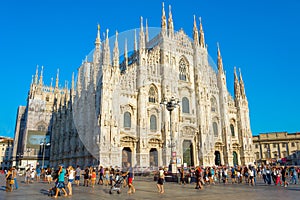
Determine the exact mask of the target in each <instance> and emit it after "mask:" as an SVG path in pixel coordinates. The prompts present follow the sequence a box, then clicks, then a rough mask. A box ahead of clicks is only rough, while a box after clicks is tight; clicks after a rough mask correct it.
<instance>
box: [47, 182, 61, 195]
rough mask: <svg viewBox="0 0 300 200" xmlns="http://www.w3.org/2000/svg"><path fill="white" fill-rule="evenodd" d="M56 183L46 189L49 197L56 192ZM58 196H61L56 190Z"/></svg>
mask: <svg viewBox="0 0 300 200" xmlns="http://www.w3.org/2000/svg"><path fill="white" fill-rule="evenodd" d="M56 188H57V187H56V184H55V186H54V187H52V188H50V189H49V190H48V192H49V193H48V196H50V197H53V196H55V193H56ZM58 196H61V194H60V191H59V192H58Z"/></svg>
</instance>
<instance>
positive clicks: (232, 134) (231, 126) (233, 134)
mask: <svg viewBox="0 0 300 200" xmlns="http://www.w3.org/2000/svg"><path fill="white" fill-rule="evenodd" d="M230 130H231V136H232V137H234V136H235V133H234V126H233V124H230Z"/></svg>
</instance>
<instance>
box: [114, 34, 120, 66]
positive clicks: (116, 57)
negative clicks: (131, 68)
mask: <svg viewBox="0 0 300 200" xmlns="http://www.w3.org/2000/svg"><path fill="white" fill-rule="evenodd" d="M113 66H114V67H118V66H119V43H118V31H116V40H115V45H114V51H113Z"/></svg>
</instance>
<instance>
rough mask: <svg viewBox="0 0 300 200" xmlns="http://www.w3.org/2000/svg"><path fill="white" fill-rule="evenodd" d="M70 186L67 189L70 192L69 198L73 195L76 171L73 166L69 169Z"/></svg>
mask: <svg viewBox="0 0 300 200" xmlns="http://www.w3.org/2000/svg"><path fill="white" fill-rule="evenodd" d="M67 171H68V174H67V175H68V185H67V188H68V190H69V196H71V195H72V183H73V181H74V177H75V176H74V175H75V171H74V168H73V167H72V166H69V167H68V169H67Z"/></svg>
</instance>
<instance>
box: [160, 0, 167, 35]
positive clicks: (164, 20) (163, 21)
mask: <svg viewBox="0 0 300 200" xmlns="http://www.w3.org/2000/svg"><path fill="white" fill-rule="evenodd" d="M166 29H167V18H166V13H165V4H164V2H162V16H161V33H162V34H163V35H165V34H166Z"/></svg>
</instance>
